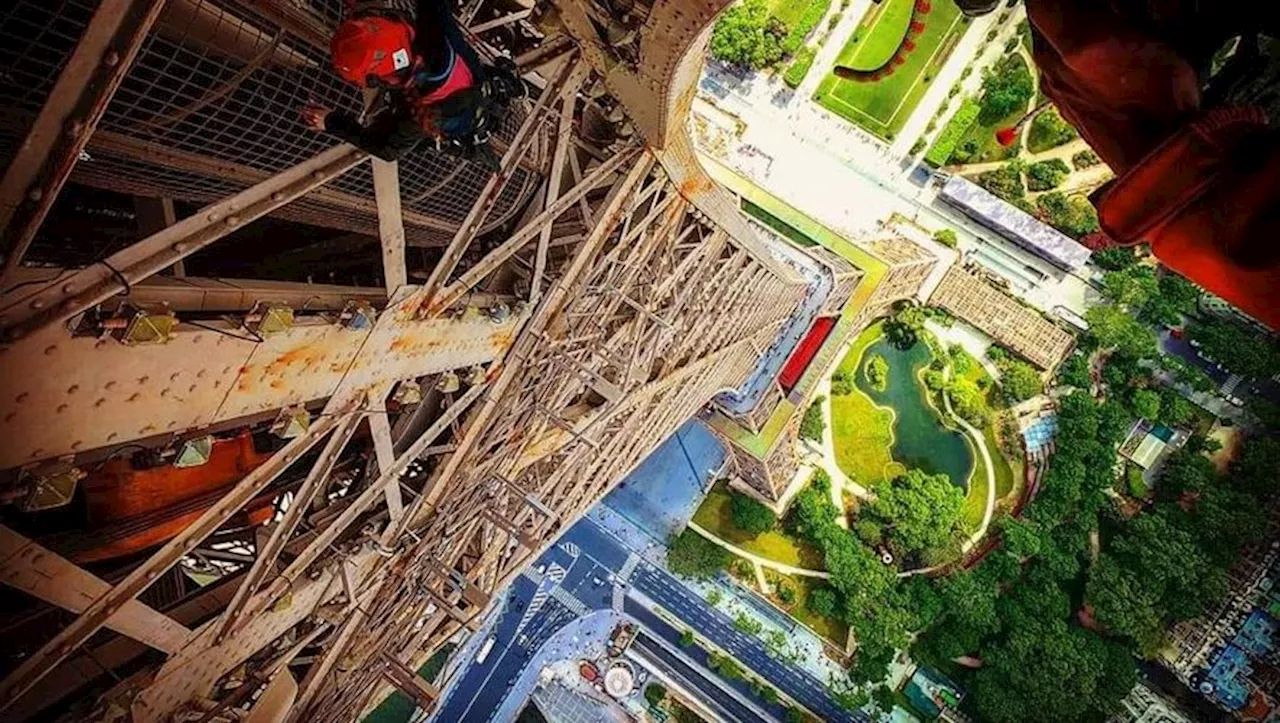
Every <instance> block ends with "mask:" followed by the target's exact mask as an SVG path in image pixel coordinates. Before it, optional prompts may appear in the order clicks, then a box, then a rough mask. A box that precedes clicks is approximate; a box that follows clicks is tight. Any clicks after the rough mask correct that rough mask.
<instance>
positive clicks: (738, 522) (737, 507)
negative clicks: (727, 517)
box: [729, 492, 778, 535]
mask: <svg viewBox="0 0 1280 723" xmlns="http://www.w3.org/2000/svg"><path fill="white" fill-rule="evenodd" d="M729 506H730V510H731V511H732V513H733V524H734V526H735V527H737V528H738V529H740V530H742V531H744V532H750V533H751V534H753V535H759V534H761V533H763V532H768V531H769V530H772V529H773V528H774V527H775V526H776V525H777V524H778V517H777V515H775V514H774V513H773V510H771V509H769V508H768V507H767V506H766V505H765V504H764V503H763V502H760V501H759V500H757V499H755V498H754V497H751V496H748V495H744V494H742V493H741V492H734V493H733V495H732V499H731V502H730V505H729Z"/></svg>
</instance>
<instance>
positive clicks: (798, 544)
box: [693, 483, 824, 570]
mask: <svg viewBox="0 0 1280 723" xmlns="http://www.w3.org/2000/svg"><path fill="white" fill-rule="evenodd" d="M731 505H732V497H731V493H730V492H729V489H728V487H727V486H726V485H725V484H724V483H719V484H717V485H716V486H715V487H712V488H711V491H710V492H709V493H707V498H706V499H705V500H703V501H702V505H701V506H700V507H698V511H697V512H695V513H694V514H693V521H694V522H696V523H698V524H699V525H700V526H701V527H702V528H703V529H705V530H707V531H708V532H711V533H713V534H714V535H716V536H717V537H719V538H720V539H722V540H725V541H726V542H731V543H733V544H734V545H737V546H738V547H740V548H742V549H744V550H746V551H747V552H752V553H755V554H757V555H759V556H760V557H763V558H766V559H769V560H773V561H775V562H781V563H782V564H784V565H792V566H794V567H803V568H806V569H810V570H822V569H824V568H823V561H822V552H821V551H820V550H818V548H816V547H814V546H812V545H810V544H808V543H806V542H802V541H800V540H796V539H794V538H792V537H790V536H788V535H787V534H786V533H785V532H784V531H783V530H782V529H781V527H779V529H776V530H772V531H769V532H765V533H763V534H760V535H752V534H751V533H749V532H745V531H743V530H740V529H738V527H737V526H736V525H734V524H733V510H732V507H731Z"/></svg>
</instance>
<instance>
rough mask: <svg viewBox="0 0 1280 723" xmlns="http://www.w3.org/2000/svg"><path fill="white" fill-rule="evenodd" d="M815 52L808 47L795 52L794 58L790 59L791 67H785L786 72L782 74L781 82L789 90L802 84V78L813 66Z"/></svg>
mask: <svg viewBox="0 0 1280 723" xmlns="http://www.w3.org/2000/svg"><path fill="white" fill-rule="evenodd" d="M817 52H818V51H816V50H814V49H813V48H812V47H810V46H808V45H806V46H805V47H803V48H800V50H798V51H796V57H795V58H792V60H791V65H788V66H787V72H785V73H783V74H782V82H784V83H786V84H787V87H789V88H799V87H800V84H801V83H802V82H804V77H805V76H806V75H808V74H809V68H810V67H811V66H812V65H813V56H814V55H816V54H817Z"/></svg>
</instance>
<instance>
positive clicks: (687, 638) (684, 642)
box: [680, 630, 693, 648]
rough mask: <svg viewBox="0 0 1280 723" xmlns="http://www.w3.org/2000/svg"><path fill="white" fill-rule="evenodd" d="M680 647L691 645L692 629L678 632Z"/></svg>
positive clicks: (689, 646) (690, 646)
mask: <svg viewBox="0 0 1280 723" xmlns="http://www.w3.org/2000/svg"><path fill="white" fill-rule="evenodd" d="M680 647H682V648H692V647H693V631H692V630H685V631H684V632H683V633H680Z"/></svg>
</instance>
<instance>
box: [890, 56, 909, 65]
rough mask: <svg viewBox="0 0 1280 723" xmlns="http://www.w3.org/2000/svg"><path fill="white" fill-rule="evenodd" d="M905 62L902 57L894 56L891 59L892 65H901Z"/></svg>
mask: <svg viewBox="0 0 1280 723" xmlns="http://www.w3.org/2000/svg"><path fill="white" fill-rule="evenodd" d="M906 62H907V59H906V58H904V57H902V56H901V55H898V56H895V57H894V59H893V64H894V65H902V64H903V63H906Z"/></svg>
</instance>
